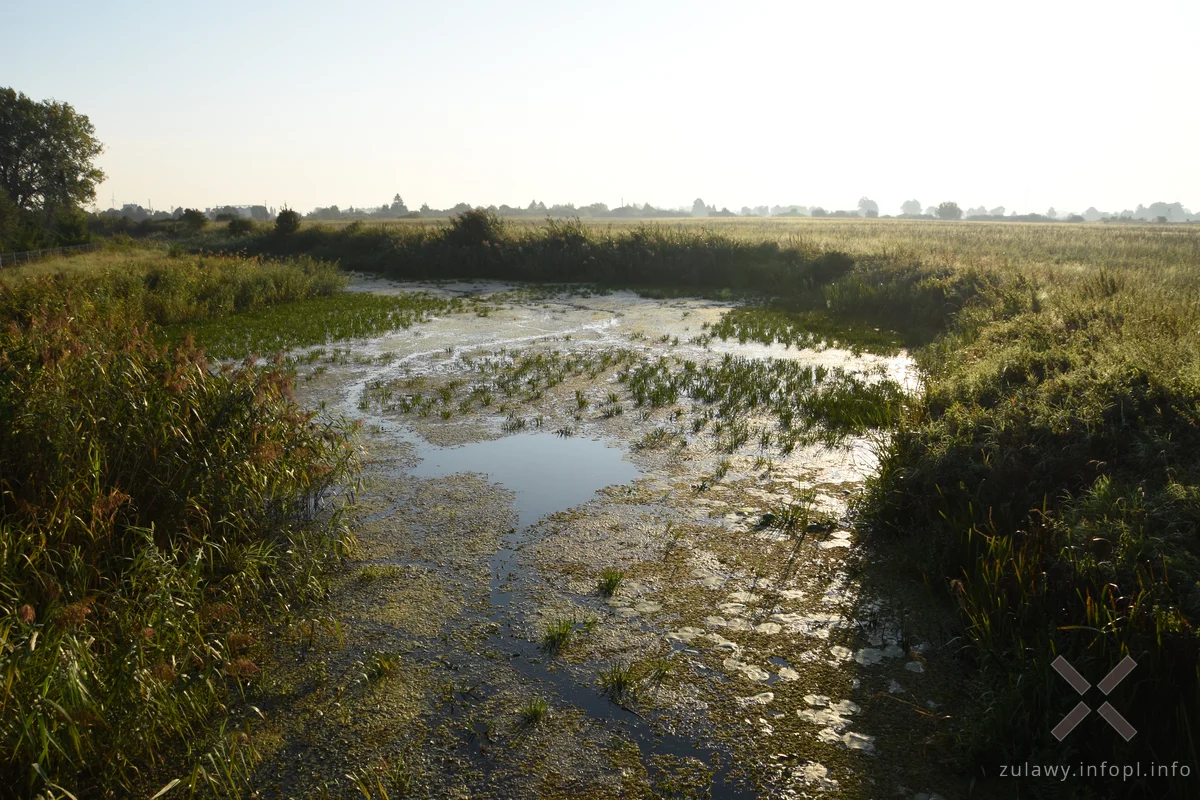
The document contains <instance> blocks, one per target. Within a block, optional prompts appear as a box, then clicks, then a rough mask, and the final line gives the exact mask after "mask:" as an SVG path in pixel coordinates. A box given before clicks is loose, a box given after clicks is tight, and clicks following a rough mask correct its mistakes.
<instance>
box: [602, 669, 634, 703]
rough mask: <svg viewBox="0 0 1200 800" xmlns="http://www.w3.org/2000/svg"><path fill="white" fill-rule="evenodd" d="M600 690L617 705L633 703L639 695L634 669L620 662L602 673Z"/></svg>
mask: <svg viewBox="0 0 1200 800" xmlns="http://www.w3.org/2000/svg"><path fill="white" fill-rule="evenodd" d="M600 689H601V690H602V691H603V692H604V693H605V694H606V695H608V696H609V697H610V698H611V699H612V701H613V702H614V703H616V704H617V705H624V704H626V703H629V702H632V701H633V700H634V699H635V697H636V694H637V678H636V677H635V676H634V674H633V667H632V666H631V665H629V664H626V663H624V662H621V661H618V662H616V663H614V664H610V665H609V666H608V667H607V668H606V669H604V670H602V671H601V673H600Z"/></svg>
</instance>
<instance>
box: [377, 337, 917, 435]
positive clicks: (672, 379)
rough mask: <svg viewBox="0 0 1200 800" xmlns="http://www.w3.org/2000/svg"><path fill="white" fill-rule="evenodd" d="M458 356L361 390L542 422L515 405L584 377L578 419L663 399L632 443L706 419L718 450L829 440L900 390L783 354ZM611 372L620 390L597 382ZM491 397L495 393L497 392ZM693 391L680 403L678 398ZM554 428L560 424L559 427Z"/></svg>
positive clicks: (407, 409)
mask: <svg viewBox="0 0 1200 800" xmlns="http://www.w3.org/2000/svg"><path fill="white" fill-rule="evenodd" d="M461 364H462V365H463V366H464V367H465V368H466V369H467V370H468V372H467V376H466V377H454V378H450V379H443V380H434V379H432V378H430V377H429V376H427V375H423V374H418V375H415V376H412V377H408V378H402V379H398V380H394V381H390V382H387V383H384V382H379V381H377V382H375V383H373V384H371V385H369V386H368V391H367V393H366V395H365V398H366V399H369V400H371V401H372V402H373V403H374V404H375V406H376V407H378V408H379V409H380V410H382V411H385V412H392V413H405V414H408V413H415V414H417V415H418V416H420V417H428V416H429V415H430V414H431V413H432V412H433V411H435V410H438V411H439V415H440V416H441V418H443V419H449V418H451V416H453V414H455V413H458V414H465V413H470V412H472V411H474V410H479V409H484V408H489V407H491V406H492V405H493V404H494V403H497V402H498V405H497V408H498V410H499V411H500V412H506V413H507V414H508V417H507V419H506V422H505V426H504V430H505V431H509V432H511V431H515V430H520V429H523V428H524V427H525V425H526V424H527V423H528V421H529V420H531V421H532V424H534V425H536V426H537V427H541V425H542V424H543V423H542V417H541V416H536V417H530V418H526V417H522V416H520V415H519V414H518V413H517V412H518V409H524V408H527V407H529V406H531V405H536V404H538V403H539V402H540V401H542V400H543V399H544V398H545V397H546V395H547V393H548V392H552V391H553V390H555V389H556V388H558V387H560V386H562V385H563V384H564V383H565V382H567V381H571V380H572V379H574V380H575V381H578V380H584V381H585V382H586V383H587V384H588V386H589V387H590V388H589V389H583V388H577V387H576V388H573V390H572V391H573V392H574V394H573V401H567V402H566V405H567V407H568V408H570V409H571V415H572V417H573V418H574V419H576V420H582V419H584V418H585V416H584V415H585V413H586V412H587V410H588V409H592V413H593V414H594V415H595V416H599V417H601V418H606V419H611V418H613V417H615V416H619V415H620V414H622V413H624V410H625V404H626V403H629V404H631V407H633V408H638V409H641V408H645V409H646V413H647V414H648V413H650V412H651V411H652V410H661V409H665V408H668V407H670V409H671V411H670V413H669V414H668V419H669V421H670V422H672V423H674V424H673V426H672V427H671V428H667V427H658V428H655V429H654V430H651V431H648V432H647V433H646V434H644V435H643V436H642V438H641V439H639V440H638V441H637V442H636V444H635V446H636V447H637V448H638V449H661V448H664V447H667V446H669V445H671V444H672V443H673V442H681V443H682V445H686V444H687V439H686V436H687V434H688V433H689V427H688V426H686V425H685V422H686V420H685V416H688V415H690V418H691V423H690V433H691V435H697V434H700V433H701V432H702V431H704V430H705V429H706V428H707V430H708V431H709V432H710V434H711V436H712V437H713V438H714V439H715V440H716V447H717V449H719V450H720V451H721V452H725V453H733V452H735V451H737V450H739V449H741V448H742V447H744V446H745V445H747V444H748V443H752V440H753V443H757V444H758V445H759V446H760V449H762V450H766V449H767V448H768V447H770V446H771V445H772V443H775V444H777V445H778V446H779V448H780V452H781V453H782V454H783V455H787V454H789V453H791V452H792V451H793V450H794V449H795V448H796V447H797V445H800V444H808V443H812V442H817V441H821V442H825V443H827V444H836V443H838V442H839V441H842V440H843V439H844V438H845V437H847V436H849V435H853V434H862V433H865V432H866V431H869V430H878V429H881V428H885V427H887V426H888V425H890V424H891V423H892V422H893V420H895V419H896V418H897V415H898V414H899V413H900V407H901V401H902V398H903V391H902V389H901V388H900V386H899V384H897V383H896V382H895V381H894V380H891V379H890V378H887V377H886V376H885V375H883V374H882V368H880V370H879V371H878V372H876V373H875V374H861V373H855V372H850V371H847V370H845V369H843V368H841V367H826V366H822V365H818V366H815V367H814V366H812V365H808V364H803V363H800V362H796V361H788V360H782V359H758V358H746V357H735V356H732V355H729V354H726V355H725V356H724V357H723V358H721V359H718V360H711V361H705V362H703V363H698V362H696V361H694V360H691V359H681V358H674V357H672V358H668V357H665V356H663V357H659V358H657V359H649V358H646V357H643V356H641V355H639V354H638V353H637V352H635V351H633V350H629V349H625V348H610V349H603V350H599V351H595V350H592V351H579V352H564V351H559V350H532V349H531V350H526V351H522V352H519V353H515V354H510V353H502V352H495V353H484V354H475V353H466V354H464V355H463V356H462V359H461ZM610 380H612V381H616V382H617V383H618V384H620V385H621V386H623V387H624V390H625V391H624V392H623V393H622V392H617V391H614V390H608V391H606V392H604V393H603V394H601V392H600V391H599V390H598V389H597V388H596V387H598V386H600V385H605V384H607V383H608V382H609V381H610ZM498 398H499V401H498ZM685 400H690V401H693V402H692V403H691V404H689V405H688V408H686V409H685V408H684V407H682V406H680V405H679V404H680V403H681V402H682V401H685ZM759 416H765V418H766V419H769V420H771V421H773V423H774V424H773V426H772V427H770V428H768V427H765V426H764V425H763V424H761V423H758V422H752V418H753V419H757V418H758V417H759ZM559 430H565V429H562V428H560V429H559Z"/></svg>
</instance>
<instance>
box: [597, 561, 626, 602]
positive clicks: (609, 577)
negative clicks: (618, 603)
mask: <svg viewBox="0 0 1200 800" xmlns="http://www.w3.org/2000/svg"><path fill="white" fill-rule="evenodd" d="M624 580H625V570H623V569H620V568H619V567H605V568H604V569H603V570H601V571H600V580H599V581H598V582H597V586H596V588H597V590H598V591H599V592H600V596H601V597H612V596H613V595H614V594H616V593H617V590H618V589H619V588H621V583H622V582H624Z"/></svg>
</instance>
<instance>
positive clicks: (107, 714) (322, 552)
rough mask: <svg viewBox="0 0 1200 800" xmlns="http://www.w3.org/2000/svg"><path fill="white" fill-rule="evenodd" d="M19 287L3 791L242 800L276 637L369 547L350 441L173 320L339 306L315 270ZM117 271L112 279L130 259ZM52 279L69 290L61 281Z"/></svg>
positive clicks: (0, 736)
mask: <svg viewBox="0 0 1200 800" xmlns="http://www.w3.org/2000/svg"><path fill="white" fill-rule="evenodd" d="M97 258H98V259H99V262H94V263H93V264H92V267H91V268H90V269H89V268H86V267H87V265H85V264H82V263H80V262H79V261H73V263H72V264H71V268H70V270H69V271H68V272H67V273H61V274H45V275H41V276H39V275H37V274H32V275H31V274H29V273H28V272H26V273H6V274H5V275H4V279H3V281H2V282H0V425H2V426H3V427H2V433H0V687H3V688H2V690H0V796H12V797H25V796H33V795H35V794H38V793H39V792H48V793H50V794H52V795H53V796H64V795H65V794H66V792H70V793H71V794H72V795H73V796H77V797H85V796H86V797H100V796H130V795H138V796H148V795H149V794H153V792H154V791H155V790H156V789H157V788H159V786H160V785H162V784H160V783H159V781H162V783H166V782H167V779H168V778H174V779H176V780H178V781H179V782H180V783H182V787H180V788H177V789H175V790H174V791H175V792H176V793H179V794H185V793H186V791H185V790H189V789H190V790H191V791H192V792H193V793H200V794H204V795H208V794H216V795H222V794H231V795H233V796H238V795H239V792H240V790H239V788H238V781H239V779H240V776H242V775H244V774H246V773H247V771H248V770H249V768H250V766H251V764H252V762H253V760H254V752H255V749H254V744H253V741H252V738H251V737H250V735H249V734H248V733H247V731H246V730H243V729H240V726H235V725H234V722H236V721H237V720H235V719H230V720H228V722H229V725H228V726H226V725H222V724H219V723H220V722H221V720H225V719H227V717H228V715H229V714H230V713H231V709H232V708H233V707H234V706H235V705H236V703H235V702H234V701H236V700H238V699H239V698H241V697H243V696H244V694H245V692H246V691H247V688H248V687H250V686H252V684H253V682H254V680H255V677H256V675H257V673H258V672H259V669H260V667H259V665H258V664H257V663H256V661H257V659H258V645H257V643H256V639H257V638H259V637H260V635H261V634H260V628H261V626H262V624H263V623H264V622H265V621H266V620H268V619H270V618H272V617H273V616H274V615H277V614H280V613H285V612H286V611H287V609H289V607H292V606H294V605H295V604H297V603H299V604H303V603H304V602H306V601H308V600H310V599H313V598H316V597H319V596H321V594H322V593H323V586H322V581H321V572H322V570H323V569H324V568H325V566H326V565H327V564H329V563H331V561H332V560H334V559H336V558H337V557H338V555H339V553H340V552H342V551H343V549H344V548H345V546H346V540H345V538H344V534H343V533H342V532H341V531H340V527H339V525H338V523H337V515H336V513H332V514H331V511H332V510H333V509H332V507H330V508H326V509H325V510H324V511H321V510H320V506H321V502H320V499H321V498H322V497H323V496H325V495H327V494H328V493H329V492H330V490H332V489H333V488H334V487H336V486H337V485H339V484H342V483H344V482H345V481H347V480H349V479H351V477H352V476H353V475H354V474H355V472H356V469H355V456H354V453H353V451H352V450H351V449H350V447H349V443H348V438H347V437H348V435H349V428H348V427H347V426H346V425H345V424H343V423H340V422H337V421H330V422H321V421H318V420H316V419H315V418H314V417H313V416H312V415H311V414H309V413H307V412H305V411H304V410H303V409H301V408H299V407H298V406H297V405H296V403H295V402H294V400H293V399H292V395H291V385H290V380H291V379H290V377H289V375H288V374H287V373H286V372H285V371H283V370H282V369H280V368H279V367H277V366H272V365H268V366H266V367H256V366H245V367H242V368H237V369H234V368H225V369H214V368H213V367H212V366H211V365H210V362H209V361H208V360H207V359H206V357H205V355H204V354H203V353H202V352H201V351H199V350H197V349H196V348H195V347H193V346H192V345H191V344H190V343H187V342H185V343H183V344H181V345H179V346H177V347H173V348H169V349H168V348H166V347H164V346H163V345H162V344H161V342H162V341H163V339H164V336H163V334H162V332H161V330H159V329H158V328H157V323H171V322H183V321H188V322H196V321H200V320H204V319H207V318H210V317H212V316H214V315H222V314H226V313H228V312H231V311H238V310H243V309H253V308H256V307H265V306H268V305H271V304H274V303H279V302H284V301H287V300H292V299H296V298H300V297H306V296H319V295H321V294H322V293H325V292H328V291H332V290H333V289H334V288H336V287H337V286H339V285H340V283H341V281H342V278H341V276H339V275H338V274H337V273H336V272H335V271H334V270H333V268H331V267H328V266H326V265H321V264H318V263H317V262H313V261H311V260H304V259H301V260H298V261H296V262H293V263H290V264H268V263H262V262H258V261H254V260H249V259H190V260H187V261H173V260H170V259H168V258H167V257H166V255H165V254H162V253H159V254H139V253H133V254H130V253H116V254H113V253H109V254H104V255H102V256H97ZM110 262H111V263H110ZM33 272H44V273H49V272H51V270H49V269H47V268H46V267H45V266H40V267H39V268H38V269H37V270H33Z"/></svg>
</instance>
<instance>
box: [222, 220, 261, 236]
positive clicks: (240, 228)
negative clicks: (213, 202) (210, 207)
mask: <svg viewBox="0 0 1200 800" xmlns="http://www.w3.org/2000/svg"><path fill="white" fill-rule="evenodd" d="M225 227H226V230H228V231H229V233H230V234H231V235H233V236H242V235H243V234H247V233H252V232H253V231H254V220H252V219H246V218H245V217H234V218H233V219H231V220H229V224H228V225H227V226H225Z"/></svg>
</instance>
